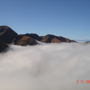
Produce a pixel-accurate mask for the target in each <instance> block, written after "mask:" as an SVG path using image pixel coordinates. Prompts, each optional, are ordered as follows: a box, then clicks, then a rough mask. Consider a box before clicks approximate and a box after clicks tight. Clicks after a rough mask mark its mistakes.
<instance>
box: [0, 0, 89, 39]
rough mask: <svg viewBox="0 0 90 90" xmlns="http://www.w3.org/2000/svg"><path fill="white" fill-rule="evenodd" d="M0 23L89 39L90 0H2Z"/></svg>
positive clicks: (0, 3) (21, 28) (38, 32)
mask: <svg viewBox="0 0 90 90" xmlns="http://www.w3.org/2000/svg"><path fill="white" fill-rule="evenodd" d="M0 25H8V26H10V27H12V28H13V29H14V30H15V31H16V32H17V33H27V32H28V33H37V34H40V35H45V34H48V33H50V34H55V35H60V36H65V37H68V38H71V39H75V40H90V0H0Z"/></svg>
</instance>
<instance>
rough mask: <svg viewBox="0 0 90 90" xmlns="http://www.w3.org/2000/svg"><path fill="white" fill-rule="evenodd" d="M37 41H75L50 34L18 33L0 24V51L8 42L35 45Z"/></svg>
mask: <svg viewBox="0 0 90 90" xmlns="http://www.w3.org/2000/svg"><path fill="white" fill-rule="evenodd" d="M38 41H39V42H43V43H62V42H67V43H71V42H76V41H74V40H71V39H68V38H65V37H62V36H56V35H51V34H48V35H45V36H39V35H37V34H34V33H26V34H18V33H16V32H15V31H14V30H13V29H12V28H10V27H9V26H0V51H3V50H4V49H5V48H7V47H8V46H7V45H8V44H14V45H21V46H26V45H37V44H39V43H38Z"/></svg>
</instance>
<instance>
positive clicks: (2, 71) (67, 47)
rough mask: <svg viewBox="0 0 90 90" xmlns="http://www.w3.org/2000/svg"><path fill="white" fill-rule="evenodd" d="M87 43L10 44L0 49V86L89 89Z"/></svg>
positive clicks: (0, 88)
mask: <svg viewBox="0 0 90 90" xmlns="http://www.w3.org/2000/svg"><path fill="white" fill-rule="evenodd" d="M77 80H90V44H84V43H71V44H69V43H62V44H43V45H37V46H26V47H22V46H15V45H11V46H10V50H9V51H8V52H6V53H0V90H90V84H89V83H88V84H87V83H77Z"/></svg>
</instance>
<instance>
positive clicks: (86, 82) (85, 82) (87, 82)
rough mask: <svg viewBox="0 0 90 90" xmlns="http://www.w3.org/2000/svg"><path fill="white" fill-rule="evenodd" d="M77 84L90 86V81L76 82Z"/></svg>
mask: <svg viewBox="0 0 90 90" xmlns="http://www.w3.org/2000/svg"><path fill="white" fill-rule="evenodd" d="M76 83H77V84H90V80H76Z"/></svg>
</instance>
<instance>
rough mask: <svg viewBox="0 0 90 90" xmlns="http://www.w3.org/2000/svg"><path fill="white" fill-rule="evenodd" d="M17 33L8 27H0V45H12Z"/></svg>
mask: <svg viewBox="0 0 90 90" xmlns="http://www.w3.org/2000/svg"><path fill="white" fill-rule="evenodd" d="M16 36H17V33H16V32H15V31H14V30H12V29H11V28H10V27H9V26H0V43H12V42H13V40H14V39H15V38H16Z"/></svg>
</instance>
